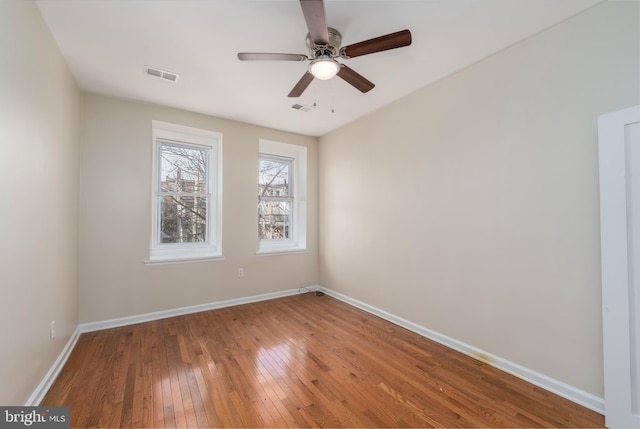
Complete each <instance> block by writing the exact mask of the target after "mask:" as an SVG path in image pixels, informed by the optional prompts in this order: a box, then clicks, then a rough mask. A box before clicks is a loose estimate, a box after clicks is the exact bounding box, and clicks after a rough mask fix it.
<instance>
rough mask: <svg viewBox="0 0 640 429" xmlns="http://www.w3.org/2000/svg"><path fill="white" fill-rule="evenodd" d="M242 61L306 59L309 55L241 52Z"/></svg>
mask: <svg viewBox="0 0 640 429" xmlns="http://www.w3.org/2000/svg"><path fill="white" fill-rule="evenodd" d="M238 59H239V60H241V61H305V60H308V59H309V57H307V56H306V55H303V54H275V53H266V52H240V53H238Z"/></svg>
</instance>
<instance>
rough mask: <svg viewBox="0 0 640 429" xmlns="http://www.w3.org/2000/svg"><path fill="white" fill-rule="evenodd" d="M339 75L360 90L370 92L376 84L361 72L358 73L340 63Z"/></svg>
mask: <svg viewBox="0 0 640 429" xmlns="http://www.w3.org/2000/svg"><path fill="white" fill-rule="evenodd" d="M338 77H340V78H342V79H344V80H345V81H346V82H347V83H349V84H351V85H352V86H353V87H355V88H356V89H357V90H359V91H360V92H369V91H371V90H372V89H373V87H374V86H375V85H374V84H373V83H372V82H370V81H369V80H368V79H367V78H365V77H364V76H362V75H361V74H360V73H357V72H356V71H354V70H353V69H351V68H349V67H347V66H345V65H344V64H340V71H339V72H338Z"/></svg>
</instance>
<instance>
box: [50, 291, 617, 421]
mask: <svg viewBox="0 0 640 429" xmlns="http://www.w3.org/2000/svg"><path fill="white" fill-rule="evenodd" d="M42 405H68V406H70V412H71V426H72V427H203V428H204V427H510V428H518V427H520V428H524V427H581V428H591V427H603V425H604V418H603V416H601V415H600V414H598V413H595V412H593V411H590V410H588V409H586V408H583V407H581V406H579V405H577V404H575V403H572V402H570V401H568V400H566V399H564V398H560V397H558V396H556V395H554V394H552V393H550V392H547V391H545V390H543V389H540V388H539V387H536V386H533V385H531V384H529V383H526V382H524V381H523V380H520V379H518V378H516V377H514V376H512V375H509V374H506V373H504V372H501V371H499V370H496V369H495V368H492V367H491V366H489V365H487V364H486V363H483V362H480V361H478V360H474V359H472V358H470V357H468V356H465V355H463V354H461V353H458V352H455V351H454V350H451V349H448V348H446V347H444V346H441V345H439V344H436V343H434V342H433V341H430V340H428V339H426V338H424V337H421V336H420V335H418V334H416V333H414V332H410V331H407V330H405V329H403V328H401V327H399V326H397V325H394V324H392V323H389V322H387V321H385V320H382V319H380V318H378V317H376V316H373V315H371V314H369V313H366V312H364V311H361V310H359V309H357V308H355V307H352V306H349V305H347V304H345V303H343V302H340V301H338V300H335V299H333V298H331V297H329V296H315V295H313V294H302V295H298V296H291V297H286V298H280V299H275V300H271V301H265V302H258V303H252V304H246V305H241V306H236V307H228V308H222V309H218V310H212V311H207V312H201V313H196V314H190V315H183V316H177V317H173V318H169V319H163V320H157V321H153V322H149V323H142V324H138V325H132V326H125V327H121V328H115V329H109V330H104V331H99V332H92V333H87V334H82V335H81V336H80V338H79V339H78V342H77V344H76V347H75V348H74V350H73V351H72V353H71V354H70V357H69V359H68V361H67V363H66V364H65V366H64V368H63V369H62V371H61V373H60V375H59V376H58V378H57V380H56V381H55V382H54V384H53V385H52V387H51V388H50V390H49V392H48V393H47V395H46V396H45V398H44V400H43V401H42Z"/></svg>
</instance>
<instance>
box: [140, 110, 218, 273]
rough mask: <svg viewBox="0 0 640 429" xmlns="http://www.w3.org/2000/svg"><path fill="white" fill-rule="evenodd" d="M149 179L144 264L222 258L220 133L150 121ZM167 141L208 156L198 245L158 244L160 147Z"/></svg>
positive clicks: (159, 242)
mask: <svg viewBox="0 0 640 429" xmlns="http://www.w3.org/2000/svg"><path fill="white" fill-rule="evenodd" d="M151 127H152V137H153V138H152V145H153V150H152V153H153V156H152V160H153V180H152V184H151V187H152V189H151V243H150V251H149V260H148V261H147V262H148V263H170V262H188V261H197V260H209V259H222V258H223V256H222V134H221V133H218V132H215V131H208V130H201V129H198V128H192V127H187V126H183V125H176V124H171V123H167V122H161V121H152V124H151ZM163 141H165V142H171V143H175V144H178V145H184V146H189V147H196V148H197V147H202V148H205V149H207V152H208V154H209V159H208V172H207V188H208V190H209V205H208V207H207V221H206V225H207V226H206V229H207V239H206V241H204V242H201V243H162V242H161V241H160V209H161V203H160V202H161V198H160V196H161V195H162V194H161V193H160V189H159V183H160V180H161V177H160V175H161V171H160V168H161V167H160V166H161V160H160V152H161V151H160V146H161V144H162V142H163Z"/></svg>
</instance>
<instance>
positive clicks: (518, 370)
mask: <svg viewBox="0 0 640 429" xmlns="http://www.w3.org/2000/svg"><path fill="white" fill-rule="evenodd" d="M316 288H317V289H318V290H321V291H322V292H324V293H326V294H327V295H329V296H332V297H334V298H336V299H339V300H340V301H343V302H346V303H347V304H350V305H353V306H354V307H357V308H359V309H361V310H364V311H366V312H368V313H371V314H373V315H376V316H378V317H381V318H382V319H385V320H388V321H389V322H391V323H394V324H396V325H398V326H401V327H403V328H406V329H408V330H410V331H413V332H415V333H417V334H420V335H422V336H423V337H425V338H429V339H431V340H433V341H436V342H437V343H440V344H442V345H444V346H446V347H449V348H451V349H453V350H456V351H459V352H460V353H463V354H465V355H467V356H470V357H472V358H474V359H477V360H480V361H482V362H485V363H487V364H488V365H490V366H492V367H494V368H497V369H499V370H502V371H504V372H506V373H509V374H511V375H514V376H516V377H518V378H521V379H522V380H525V381H528V382H529V383H531V384H534V385H536V386H538V387H541V388H543V389H545V390H548V391H550V392H552V393H555V394H556V395H559V396H562V397H563V398H566V399H568V400H570V401H573V402H575V403H577V404H579V405H582V406H583V407H586V408H589V409H590V410H593V411H596V412H598V413H600V414H604V399H603V398H600V397H598V396H595V395H592V394H591V393H588V392H585V391H583V390H581V389H578V388H576V387H573V386H570V385H568V384H566V383H564V382H562V381H560V380H556V379H554V378H551V377H548V376H546V375H544V374H541V373H539V372H537V371H534V370H531V369H529V368H525V367H523V366H521V365H518V364H517V363H514V362H511V361H509V360H507V359H504V358H501V357H499V356H495V355H492V354H491V353H488V352H485V351H483V350H480V349H478V348H477V347H474V346H471V345H469V344H466V343H463V342H462V341H458V340H456V339H453V338H451V337H448V336H446V335H443V334H440V333H438V332H435V331H432V330H431V329H428V328H425V327H424V326H420V325H418V324H416V323H413V322H410V321H408V320H405V319H403V318H401V317H398V316H395V315H393V314H391V313H387V312H386V311H384V310H381V309H379V308H376V307H373V306H371V305H369V304H366V303H364V302H362V301H358V300H356V299H353V298H350V297H348V296H346V295H343V294H341V293H338V292H335V291H333V290H331V289H327V288H324V287H322V286H317V287H316Z"/></svg>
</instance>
